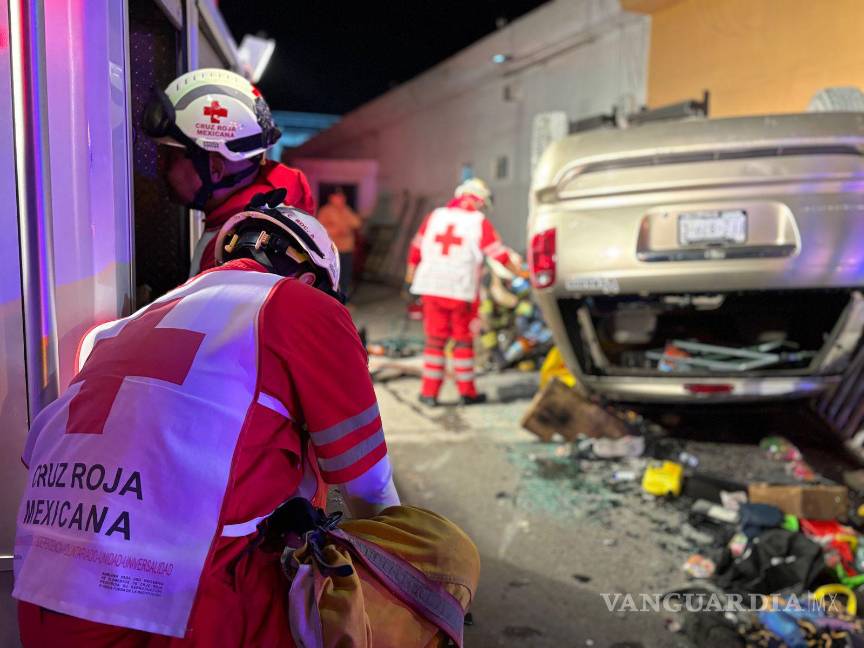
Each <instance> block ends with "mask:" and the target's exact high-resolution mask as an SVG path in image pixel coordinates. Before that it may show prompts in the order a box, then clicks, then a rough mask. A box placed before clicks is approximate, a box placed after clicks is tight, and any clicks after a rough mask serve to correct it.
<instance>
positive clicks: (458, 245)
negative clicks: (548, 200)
mask: <svg viewBox="0 0 864 648" xmlns="http://www.w3.org/2000/svg"><path fill="white" fill-rule="evenodd" d="M491 204H492V194H491V192H490V191H489V187H487V186H486V183H485V182H483V181H482V180H480V179H478V178H474V179H471V180H467V181H465V182H463V183H462V184H460V185H459V186H458V187H457V188H456V192H455V196H454V198H453V199H452V200H451V201H450V202H449V203H448V204H447V206H446V207H441V208H439V209H436V210H435V211H433V212H432V213H431V214H429V215H428V216H427V217H426V220H425V221H424V222H423V224H422V225H421V226H420V229H419V231H418V232H417V235H416V236H415V237H414V240H413V241H412V243H411V248H410V250H409V253H408V270H407V273H406V277H405V278H406V281H407V282H408V283H410V284H411V288H410V291H411V293H412V294H415V295H420V296H421V298H422V302H423V328H424V333H425V335H426V348H425V351H424V363H423V382H422V385H421V388H420V402H421V403H423V404H425V405H429V406H435V405H437V404H438V393H439V391H440V390H441V386H442V384H443V381H444V367H445V359H444V348H445V346H446V344H447V341H448V340H450V339H452V340H453V341H454V348H453V359H452V364H453V371H454V374H455V377H456V387H457V389H458V390H459V396H460V402H461V403H462V404H463V405H473V404H476V403H483V402H485V401H486V395H485V394H482V393H479V392H478V391H477V387H476V384H475V382H474V334H473V332H472V330H471V324H472V322H473V321H474V320H475V318H476V316H477V299H478V295H479V279H480V272H481V270H482V264H483V259H484V257H487V256H488V257H491V258H493V259H495V260H496V261H499V262H501V263H503V264H505V265H507V266H508V267H512V264H513V262H512V261H511V252H510V250H509V248H507V247H506V246H505V245H504V244H503V243H502V242H501V237H500V236H498V232H497V231H495V227H494V226H493V225H492V223H491V222H490V221H489V219H488V218H486V216H484V214H483V210H484V209H488V208H489V207H491Z"/></svg>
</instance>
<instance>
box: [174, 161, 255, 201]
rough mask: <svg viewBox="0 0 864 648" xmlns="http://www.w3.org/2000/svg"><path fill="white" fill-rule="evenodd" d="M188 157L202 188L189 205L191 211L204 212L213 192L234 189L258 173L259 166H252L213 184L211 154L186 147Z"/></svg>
mask: <svg viewBox="0 0 864 648" xmlns="http://www.w3.org/2000/svg"><path fill="white" fill-rule="evenodd" d="M186 151H187V155H188V156H189V159H190V160H192V166H193V167H195V172H196V173H197V174H198V177H199V178H200V179H201V188H200V189H198V191H197V192H195V196H194V197H193V198H192V202H190V203H187V205H186V206H187V207H188V208H189V209H198V210H201V211H203V210H204V206H205V205H206V204H207V201H208V200H210V198H212V197H213V192H215V191H217V190H218V189H225V188H227V187H233V186H234V185H236V184H237V183H238V182H240V181H241V180H243V179H245V178H248V177H249V176H250V175H252V174H253V173H258V165H257V164H254V163H253V164H251V165H249V167H248V168H246V169H243V170H242V171H238V172H237V173H234V174H232V175H228V176H225V177H224V178H222V179H221V180H220V181H219V182H215V183H214V182H213V178H212V176H211V175H210V154H209V153H207V151H205V150H204V149H202V148H199V147H197V146H192V147H190V146H188V145H187V146H186Z"/></svg>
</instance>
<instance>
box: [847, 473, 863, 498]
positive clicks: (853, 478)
mask: <svg viewBox="0 0 864 648" xmlns="http://www.w3.org/2000/svg"><path fill="white" fill-rule="evenodd" d="M843 483H844V484H846V486H848V487H849V490H852V491H855V492H859V493H864V469H859V470H846V471H844V472H843Z"/></svg>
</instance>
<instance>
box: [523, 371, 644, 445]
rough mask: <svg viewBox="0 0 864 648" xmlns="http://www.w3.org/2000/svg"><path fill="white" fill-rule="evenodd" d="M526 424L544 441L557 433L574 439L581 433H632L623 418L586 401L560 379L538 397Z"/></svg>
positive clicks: (553, 381)
mask: <svg viewBox="0 0 864 648" xmlns="http://www.w3.org/2000/svg"><path fill="white" fill-rule="evenodd" d="M522 427H524V428H525V429H526V430H528V431H529V432H532V433H533V434H536V435H537V436H538V437H540V438H541V439H542V440H543V441H551V440H552V437H553V436H555V434H556V433H558V434H560V435H561V436H563V437H564V438H565V439H567V440H568V441H572V440H574V439H575V438H576V437H577V436H579V435H580V434H584V435H585V436H589V437H595V438H596V437H609V438H613V439H617V438H620V437H623V436H626V435H627V434H629V432H630V431H629V430H628V428H627V425H626V424H625V423H624V422H623V421H622V420H621V419H619V418H618V417H616V416H613V415H612V414H610V413H609V412H607V411H606V410H604V409H603V408H601V407H598V406H597V405H595V404H594V403H592V402H590V401H588V400H585V398H583V397H582V396H581V395H580V394H579V393H578V392H577V391H575V390H574V389H572V388H570V387H568V386H567V385H565V384H564V383H563V382H561V381H560V380H558V379H557V378H555V379H553V380H551V381H549V383H548V384H547V385H546V387H544V388H543V390H542V391H540V392H539V393H538V394H537V395H536V396H534V400H532V401H531V404H530V405H529V406H528V411H527V412H525V416H523V417H522Z"/></svg>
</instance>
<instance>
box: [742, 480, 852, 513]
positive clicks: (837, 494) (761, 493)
mask: <svg viewBox="0 0 864 648" xmlns="http://www.w3.org/2000/svg"><path fill="white" fill-rule="evenodd" d="M748 495H749V496H750V501H751V502H754V503H763V504H773V505H774V506H776V507H777V508H779V509H780V510H782V511H783V512H784V513H790V514H792V515H796V516H798V517H799V518H802V517H803V518H809V519H813V520H834V519H841V520H845V519H846V514H847V507H848V489H847V488H846V487H845V486H831V485H827V484H812V485H792V486H786V485H776V484H763V483H755V484H750V487H749V489H748Z"/></svg>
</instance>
